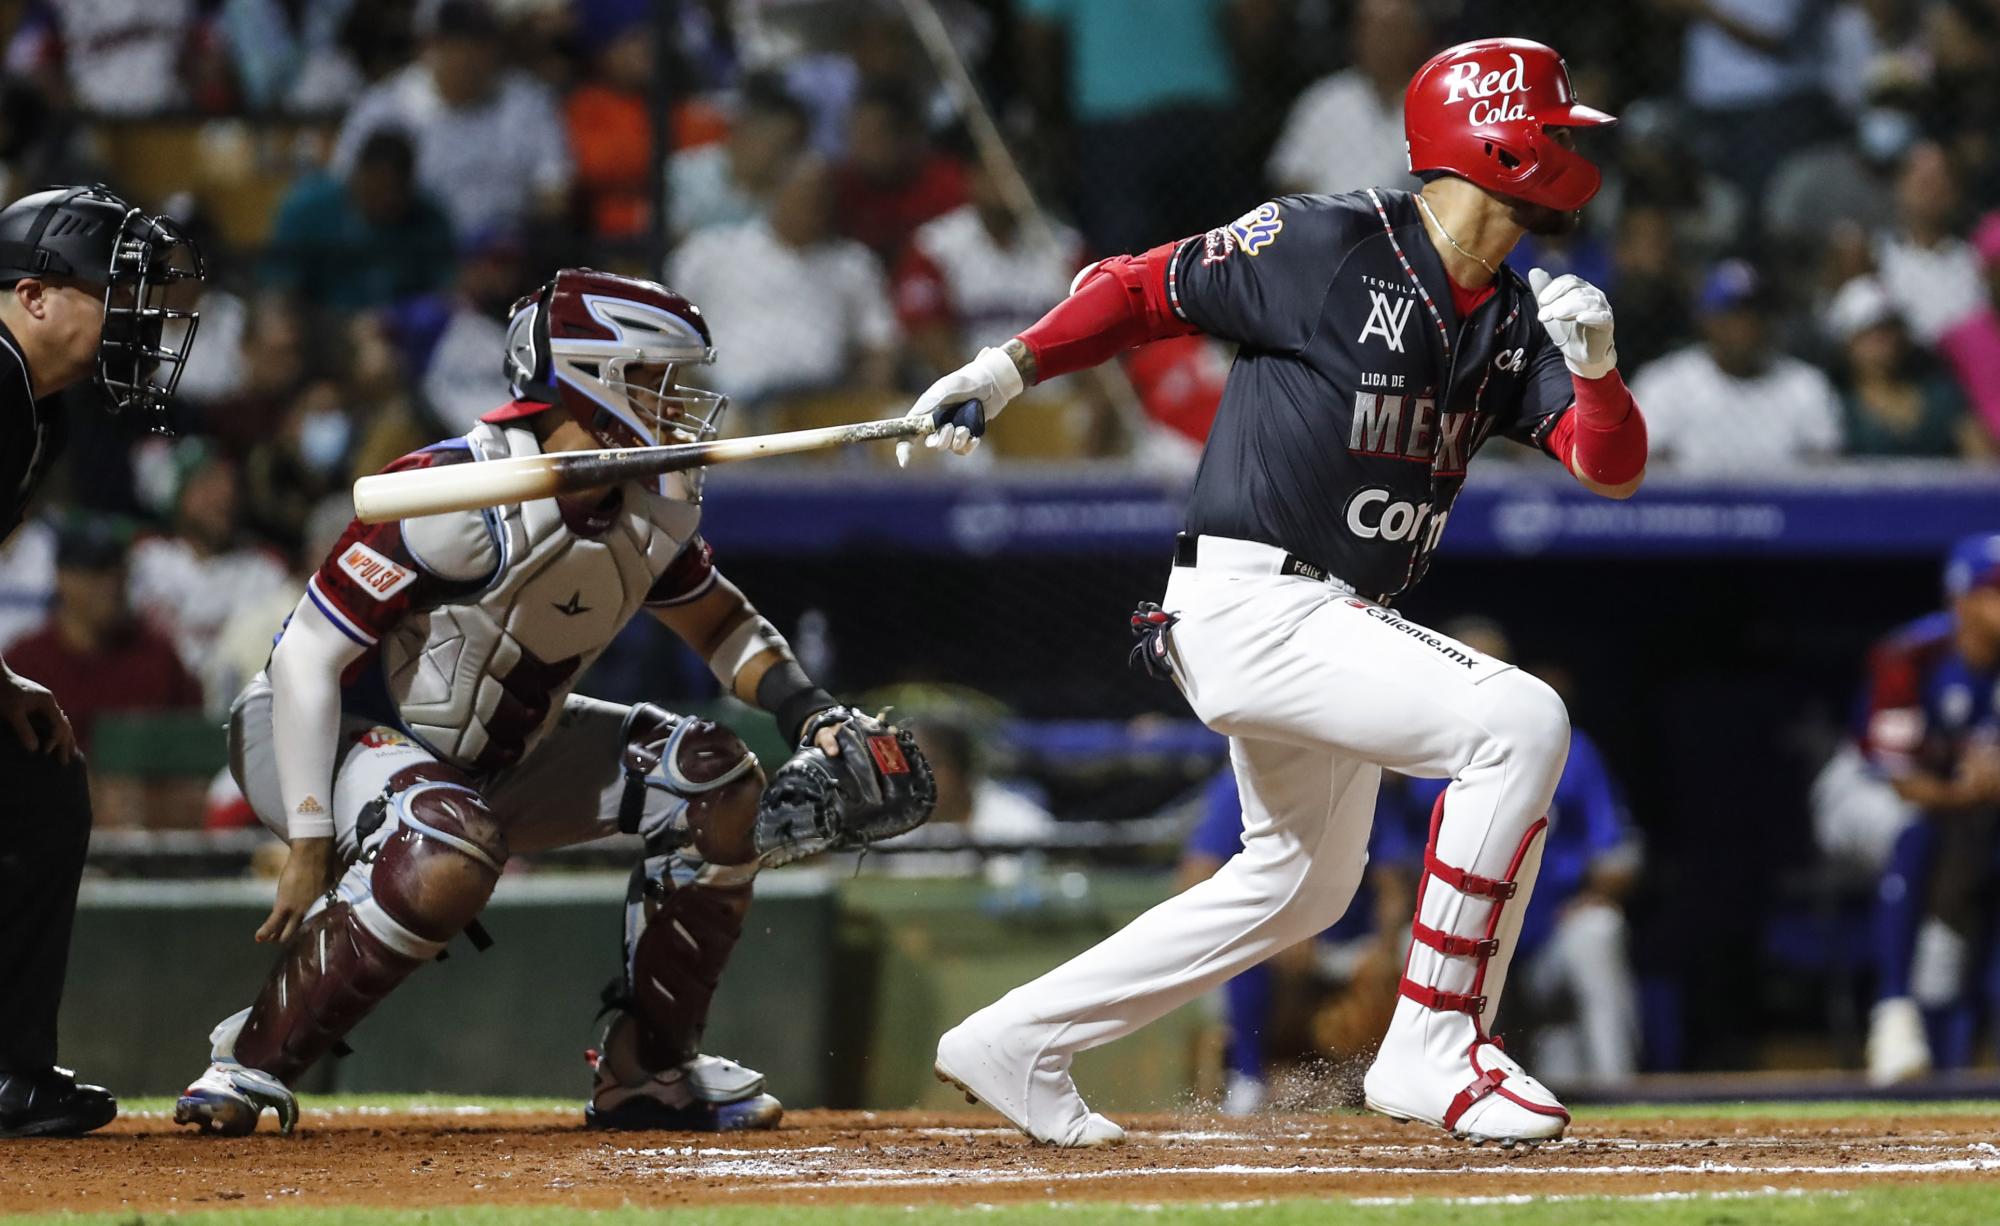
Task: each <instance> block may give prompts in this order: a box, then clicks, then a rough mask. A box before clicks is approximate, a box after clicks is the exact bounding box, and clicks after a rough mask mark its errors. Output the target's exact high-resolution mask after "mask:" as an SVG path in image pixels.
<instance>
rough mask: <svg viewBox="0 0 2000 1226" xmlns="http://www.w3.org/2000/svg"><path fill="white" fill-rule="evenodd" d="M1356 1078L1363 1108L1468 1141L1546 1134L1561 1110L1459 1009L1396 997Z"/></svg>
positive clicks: (1553, 1133)
mask: <svg viewBox="0 0 2000 1226" xmlns="http://www.w3.org/2000/svg"><path fill="white" fill-rule="evenodd" d="M1398 1005H1399V1007H1398V1009H1397V1014H1396V1018H1395V1020H1394V1021H1392V1022H1391V1023H1390V1024H1389V1033H1388V1034H1386V1035H1384V1036H1383V1037H1382V1049H1381V1050H1380V1051H1379V1052H1378V1053H1376V1056H1375V1063H1374V1064H1373V1065H1371V1066H1370V1067H1369V1069H1368V1075H1367V1076H1366V1077H1365V1078H1363V1080H1362V1092H1363V1093H1364V1094H1365V1095H1366V1102H1367V1104H1368V1109H1369V1110H1370V1111H1379V1112H1381V1113H1382V1114H1383V1115H1386V1116H1388V1117H1389V1118H1391V1119H1394V1120H1405V1121H1407V1120H1416V1121H1418V1122H1420V1123H1425V1124H1430V1125H1432V1126H1433V1127H1436V1128H1442V1129H1444V1130H1445V1131H1446V1132H1449V1133H1451V1134H1452V1135H1453V1136H1455V1137H1458V1138H1459V1139H1461V1140H1466V1141H1471V1142H1473V1143H1474V1144H1484V1143H1486V1142H1488V1141H1498V1142H1499V1143H1500V1144H1502V1145H1509V1146H1511V1145H1516V1144H1519V1143H1521V1142H1534V1141H1554V1140H1557V1139H1559V1138H1560V1137H1561V1136H1562V1135H1563V1133H1564V1131H1565V1130H1567V1129H1568V1128H1569V1112H1568V1111H1567V1110H1566V1109H1565V1108H1564V1107H1563V1105H1562V1103H1561V1102H1559V1101H1558V1100H1557V1099H1556V1096H1555V1095H1554V1094H1552V1093H1550V1092H1549V1089H1548V1087H1547V1086H1545V1085H1543V1084H1542V1083H1541V1082H1539V1081H1536V1080H1535V1079H1534V1078H1533V1077H1530V1076H1529V1075H1528V1073H1527V1070H1525V1069H1523V1068H1522V1067H1521V1066H1520V1064H1519V1063H1518V1062H1516V1061H1515V1059H1514V1058H1513V1057H1512V1056H1510V1055H1508V1054H1507V1053H1506V1052H1505V1051H1504V1050H1502V1048H1501V1046H1500V1043H1499V1041H1498V1040H1496V1039H1489V1038H1487V1037H1486V1036H1485V1034H1484V1033H1483V1032H1481V1031H1479V1030H1478V1029H1477V1028H1476V1027H1474V1026H1473V1024H1472V1021H1471V1019H1470V1018H1468V1017H1466V1016H1464V1015H1463V1014H1455V1013H1452V1014H1440V1013H1436V1012H1434V1011H1431V1010H1427V1009H1422V1008H1418V1007H1416V1006H1414V1005H1413V1003H1412V1002H1411V1001H1408V1000H1403V1001H1400V1002H1398Z"/></svg>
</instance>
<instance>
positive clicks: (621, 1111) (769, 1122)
mask: <svg viewBox="0 0 2000 1226" xmlns="http://www.w3.org/2000/svg"><path fill="white" fill-rule="evenodd" d="M586 1059H588V1060H589V1061H590V1066H591V1068H592V1070H593V1071H594V1072H595V1073H596V1082H595V1084H594V1085H593V1086H592V1088H591V1094H590V1105H589V1106H587V1107H585V1108H584V1109H583V1122H584V1124H585V1125H586V1126H587V1127H590V1128H609V1129H617V1130H630V1131H648V1130H658V1131H664V1132H742V1131H746V1130H751V1129H764V1128H776V1127H777V1126H778V1121H779V1120H780V1119H782V1118H784V1114H785V1107H784V1104H783V1103H780V1102H779V1101H778V1100H777V1099H775V1098H773V1097H771V1096H770V1095H769V1094H766V1093H764V1074H762V1073H760V1072H758V1071H756V1070H755V1069H748V1068H744V1067H743V1066H742V1065H740V1064H738V1063H736V1062H735V1061H734V1060H725V1059H723V1058H722V1057H720V1056H696V1057H695V1058H694V1059H692V1060H690V1061H688V1062H687V1063H686V1064H681V1065H676V1066H675V1067H673V1068H670V1069H667V1070H665V1071H663V1072H658V1073H653V1074H651V1075H649V1076H647V1077H646V1078H645V1079H644V1080H642V1081H638V1082H632V1083H628V1082H625V1081H621V1080H620V1079H619V1078H618V1076H617V1075H616V1074H615V1073H613V1072H612V1070H611V1061H609V1060H607V1059H604V1058H603V1057H602V1056H600V1055H599V1054H598V1053H597V1052H595V1051H592V1052H589V1053H587V1054H586Z"/></svg>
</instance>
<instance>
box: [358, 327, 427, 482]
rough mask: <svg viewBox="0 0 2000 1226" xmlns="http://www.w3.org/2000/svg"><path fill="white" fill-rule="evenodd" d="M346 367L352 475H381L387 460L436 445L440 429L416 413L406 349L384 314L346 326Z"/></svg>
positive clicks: (420, 413) (423, 415)
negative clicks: (397, 344)
mask: <svg viewBox="0 0 2000 1226" xmlns="http://www.w3.org/2000/svg"><path fill="white" fill-rule="evenodd" d="M345 340H346V342H347V369H346V372H345V376H346V377H345V379H344V380H343V382H342V385H341V387H342V393H343V395H344V397H345V400H346V408H347V409H348V411H349V413H350V414H351V415H352V417H353V420H354V425H353V429H354V447H353V450H352V452H351V453H350V454H349V456H348V475H349V476H360V475H362V474H364V473H375V472H381V471H382V470H383V469H384V468H386V467H388V465H389V462H390V461H392V460H395V459H397V458H398V457H401V456H406V455H408V454H409V453H411V452H412V451H415V450H416V449H417V448H419V447H422V446H423V445H424V444H426V443H433V442H436V441H437V437H436V436H437V435H438V433H439V432H440V430H441V427H439V426H437V424H436V423H435V422H432V421H429V420H427V418H428V415H427V414H425V413H422V412H420V411H419V410H418V407H417V403H416V393H415V390H414V388H413V387H412V386H411V383H410V376H409V373H408V368H407V365H406V360H405V358H404V355H403V351H402V350H401V349H399V348H397V346H396V343H395V340H394V338H392V337H391V336H390V333H389V322H388V320H387V319H385V318H384V317H383V316H382V315H380V314H372V315H357V316H355V317H354V318H353V319H351V320H349V321H348V322H347V333H346V337H345Z"/></svg>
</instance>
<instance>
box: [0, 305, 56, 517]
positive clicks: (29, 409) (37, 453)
mask: <svg viewBox="0 0 2000 1226" xmlns="http://www.w3.org/2000/svg"><path fill="white" fill-rule="evenodd" d="M63 437H64V432H63V416H62V400H61V397H59V396H45V397H43V398H42V399H40V400H36V399H35V391H34V384H33V383H32V382H31V381H30V380H29V377H28V359H27V358H26V357H25V356H23V355H22V353H21V344H20V342H19V341H17V340H15V339H14V334H13V333H12V332H9V331H8V330H7V325H5V324H0V540H5V539H6V538H7V537H8V536H9V535H11V534H12V533H13V531H14V529H15V528H17V527H19V526H20V524H21V521H22V520H23V519H25V518H26V517H27V513H28V502H29V500H30V499H32V498H33V497H34V496H35V490H36V488H37V487H38V486H40V485H41V483H42V479H43V478H44V477H47V476H48V475H49V468H50V467H51V466H52V465H54V463H55V461H56V456H58V455H59V454H61V452H62V446H63Z"/></svg>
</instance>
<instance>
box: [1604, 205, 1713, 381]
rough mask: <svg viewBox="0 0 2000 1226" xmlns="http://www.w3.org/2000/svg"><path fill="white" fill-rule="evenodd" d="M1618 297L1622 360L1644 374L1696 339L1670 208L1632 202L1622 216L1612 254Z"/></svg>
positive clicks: (1613, 282)
mask: <svg viewBox="0 0 2000 1226" xmlns="http://www.w3.org/2000/svg"><path fill="white" fill-rule="evenodd" d="M1611 259H1612V267H1613V269H1614V270H1615V271H1614V273H1613V274H1612V277H1611V283H1612V284H1613V285H1615V286H1616V287H1617V288H1616V290H1615V291H1614V292H1616V293H1617V295H1618V360H1619V361H1620V362H1621V363H1623V364H1624V366H1625V368H1626V369H1628V370H1634V371H1636V370H1639V369H1641V368H1643V367H1645V366H1646V365H1647V364H1648V363H1650V362H1652V361H1653V359H1655V358H1657V357H1660V356H1661V355H1662V354H1664V353H1666V352H1667V351H1668V350H1669V349H1674V348H1678V347H1679V346H1681V345H1684V344H1686V343H1687V342H1688V340H1689V339H1691V338H1692V337H1693V335H1694V324H1693V321H1692V320H1690V319H1689V317H1688V287H1687V283H1686V281H1685V280H1684V277H1683V272H1682V269H1683V268H1684V266H1685V265H1684V261H1683V260H1682V258H1681V254H1680V252H1679V251H1678V250H1677V249H1676V238H1675V233H1674V223H1673V218H1672V216H1671V214H1669V213H1668V212H1667V210H1666V209H1663V208H1659V207H1656V206H1653V205H1644V204H1640V203H1638V202H1636V201H1635V202H1633V203H1632V204H1631V205H1629V206H1628V207H1626V208H1625V209H1624V210H1623V211H1621V212H1620V213H1619V214H1618V234H1617V238H1616V239H1615V241H1614V242H1613V244H1612V249H1611Z"/></svg>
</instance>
